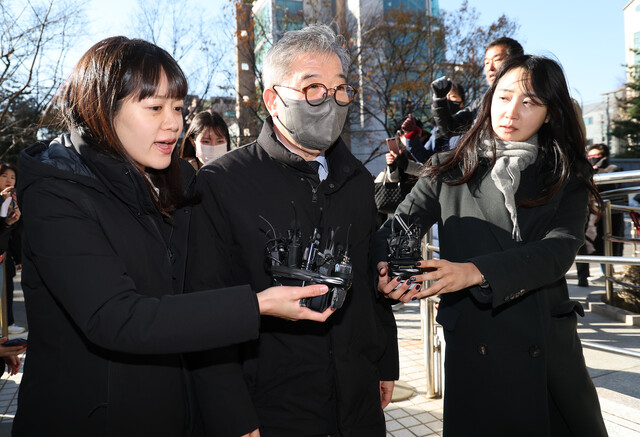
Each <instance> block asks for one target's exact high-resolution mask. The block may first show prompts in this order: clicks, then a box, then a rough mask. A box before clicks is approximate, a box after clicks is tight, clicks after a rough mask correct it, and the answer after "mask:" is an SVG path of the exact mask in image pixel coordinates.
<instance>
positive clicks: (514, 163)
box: [479, 134, 538, 241]
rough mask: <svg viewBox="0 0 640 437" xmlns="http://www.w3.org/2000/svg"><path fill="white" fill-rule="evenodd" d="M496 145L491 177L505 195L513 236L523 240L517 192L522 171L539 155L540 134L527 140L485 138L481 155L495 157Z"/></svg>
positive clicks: (481, 147)
mask: <svg viewBox="0 0 640 437" xmlns="http://www.w3.org/2000/svg"><path fill="white" fill-rule="evenodd" d="M494 143H495V145H496V163H495V165H494V166H493V168H492V169H491V179H493V181H494V182H495V184H496V187H497V188H498V190H500V192H501V193H502V194H503V195H504V205H505V207H506V208H507V211H509V215H510V216H511V222H512V223H513V231H512V233H511V237H512V238H513V239H514V240H516V241H522V237H521V236H520V227H519V226H518V211H517V208H516V200H515V193H516V191H518V186H519V185H520V173H521V172H522V171H523V170H524V169H525V168H527V167H528V166H530V165H531V164H533V163H534V162H535V161H536V158H537V157H538V134H535V135H534V136H532V137H531V138H529V139H528V140H526V141H522V142H518V141H502V140H499V139H498V138H495V139H494V138H485V139H484V140H482V143H481V145H480V148H479V149H480V150H479V153H480V156H482V157H485V158H493V151H492V148H491V146H492V144H494Z"/></svg>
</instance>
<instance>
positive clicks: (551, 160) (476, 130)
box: [425, 55, 600, 206]
mask: <svg viewBox="0 0 640 437" xmlns="http://www.w3.org/2000/svg"><path fill="white" fill-rule="evenodd" d="M515 68H522V69H524V72H525V73H524V74H525V77H524V80H523V82H522V83H523V86H524V87H525V90H526V93H527V94H529V95H531V96H532V97H533V96H535V100H536V101H539V102H541V103H542V104H543V105H545V106H546V108H547V115H548V117H549V120H548V122H546V123H544V124H543V125H542V126H541V127H540V129H539V130H538V144H539V153H538V160H537V165H538V167H539V169H538V170H539V173H540V174H543V175H547V178H548V179H547V180H546V181H545V184H544V186H545V187H546V188H544V189H543V191H542V192H541V193H540V197H539V198H537V199H533V200H526V201H523V202H520V204H521V205H523V206H536V205H541V204H544V203H546V202H547V201H548V200H549V199H551V198H552V197H553V196H554V195H555V194H556V193H557V192H558V190H559V189H560V187H561V186H562V184H563V183H564V182H565V181H566V180H567V179H568V177H569V174H570V172H573V171H575V172H576V174H577V175H578V177H580V178H582V179H583V180H584V181H585V183H586V184H587V185H588V186H589V191H590V192H591V193H592V194H593V195H594V199H596V202H597V203H598V205H599V204H600V196H599V195H598V190H597V189H596V187H595V185H594V184H593V180H592V179H591V173H590V172H589V171H588V170H587V169H588V168H590V166H589V164H588V162H587V159H586V154H585V152H584V147H585V144H586V140H585V137H584V133H583V131H582V129H581V128H580V123H579V120H578V114H577V112H576V110H575V107H574V104H573V100H572V99H571V97H570V95H569V90H568V88H567V82H566V80H565V78H564V74H563V73H562V68H561V67H560V65H558V64H557V63H556V62H555V61H553V60H551V59H548V58H544V57H540V56H531V55H525V56H517V57H515V58H509V59H508V60H506V61H505V62H504V63H503V64H502V66H501V67H500V70H499V71H498V73H497V75H496V79H495V81H494V82H493V84H492V85H491V87H490V88H489V90H488V91H487V93H486V94H485V95H484V97H483V99H482V104H481V107H480V112H479V115H478V118H477V119H476V121H475V123H474V124H473V126H472V127H471V129H470V130H469V131H468V132H467V133H466V134H465V135H464V136H463V137H462V138H461V139H460V142H459V145H458V147H457V148H456V149H455V151H454V152H453V153H451V154H450V155H449V156H448V158H447V159H445V160H444V162H442V163H441V164H439V165H436V166H433V167H428V168H427V170H426V172H425V173H426V175H427V176H428V177H442V176H444V175H445V173H447V172H449V171H450V170H452V169H454V168H458V167H461V169H462V175H461V176H460V177H459V178H458V179H455V180H446V181H445V183H447V184H449V185H460V184H464V183H467V182H469V181H470V180H471V179H472V178H473V177H474V175H475V173H476V170H477V168H478V161H479V160H478V144H480V143H481V142H482V140H483V138H486V137H487V136H488V137H490V138H496V135H495V133H494V131H493V128H492V126H491V102H492V99H493V95H494V93H495V90H496V87H497V85H498V82H499V81H500V79H501V78H502V77H503V76H504V75H505V74H506V73H507V72H509V71H510V70H513V69H515ZM493 152H494V156H495V144H494V145H493ZM494 163H495V157H494V158H493V160H492V162H491V165H493V164H494Z"/></svg>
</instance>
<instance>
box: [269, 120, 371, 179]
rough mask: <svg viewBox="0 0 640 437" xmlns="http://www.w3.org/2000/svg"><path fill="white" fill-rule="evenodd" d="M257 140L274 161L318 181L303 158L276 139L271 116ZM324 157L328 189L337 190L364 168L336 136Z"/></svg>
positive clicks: (313, 171)
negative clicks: (326, 164) (326, 166)
mask: <svg viewBox="0 0 640 437" xmlns="http://www.w3.org/2000/svg"><path fill="white" fill-rule="evenodd" d="M257 142H258V145H259V146H260V147H261V148H262V149H263V150H264V151H265V152H266V153H267V154H268V155H269V156H270V157H271V158H272V159H274V160H275V161H278V162H280V163H281V164H283V165H285V166H287V167H290V168H291V169H293V170H294V171H296V172H299V173H303V174H304V175H305V176H306V177H308V178H309V179H312V180H314V181H315V182H316V183H319V182H320V180H319V178H318V175H317V173H316V172H315V170H313V169H312V168H311V167H310V166H309V165H308V164H307V163H306V161H305V160H304V159H302V158H301V157H300V156H299V155H296V154H295V153H293V152H291V151H290V150H288V149H287V148H286V147H285V146H284V145H282V143H280V142H279V141H278V139H277V138H276V134H275V132H274V130H273V119H272V118H271V117H268V118H267V119H266V120H265V122H264V124H263V126H262V130H261V131H260V135H259V136H258V141H257ZM325 157H326V159H327V163H328V166H329V176H328V177H327V179H325V182H327V188H328V191H331V190H337V189H338V188H339V187H340V186H342V185H343V184H344V183H345V182H346V181H347V180H348V179H349V178H351V177H352V176H353V175H355V174H356V173H359V172H361V171H363V170H364V166H363V165H362V163H361V162H360V161H358V159H356V158H355V157H354V156H353V155H352V154H351V152H350V151H349V149H348V148H347V146H346V145H345V143H344V141H342V138H338V140H337V141H336V142H335V143H333V145H332V146H331V147H329V149H327V150H326V152H325Z"/></svg>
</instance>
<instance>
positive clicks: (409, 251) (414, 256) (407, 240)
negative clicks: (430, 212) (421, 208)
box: [387, 214, 422, 280]
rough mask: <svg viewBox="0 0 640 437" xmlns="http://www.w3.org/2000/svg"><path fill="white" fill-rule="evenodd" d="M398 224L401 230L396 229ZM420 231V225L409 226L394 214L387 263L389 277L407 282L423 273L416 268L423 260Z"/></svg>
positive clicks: (388, 242)
mask: <svg viewBox="0 0 640 437" xmlns="http://www.w3.org/2000/svg"><path fill="white" fill-rule="evenodd" d="M396 223H397V224H399V225H400V229H396ZM420 230H421V229H420V226H419V225H418V224H413V225H411V226H408V225H407V224H406V223H405V221H404V220H403V219H402V217H400V215H398V214H394V216H393V221H392V222H391V235H389V237H388V238H387V244H388V246H389V251H388V256H387V263H388V266H389V276H391V277H392V278H395V277H400V279H402V280H405V279H409V278H410V277H411V276H414V275H419V274H420V273H422V270H421V269H420V268H418V267H416V263H417V262H418V261H420V260H421V259H422V250H421V246H420V237H421V235H422V234H421V232H420Z"/></svg>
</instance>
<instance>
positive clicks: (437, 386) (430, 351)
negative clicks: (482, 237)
mask: <svg viewBox="0 0 640 437" xmlns="http://www.w3.org/2000/svg"><path fill="white" fill-rule="evenodd" d="M593 179H594V182H595V183H596V184H597V185H600V184H609V183H630V182H640V170H634V171H624V172H616V173H602V174H597V175H594V177H593ZM635 192H640V187H632V188H620V189H615V190H608V191H604V192H602V193H600V194H601V195H602V196H603V199H604V207H605V208H604V214H603V217H602V220H603V227H604V230H605V235H604V239H605V256H596V255H578V256H576V262H586V263H589V262H592V263H599V264H605V265H606V268H605V288H606V291H607V300H608V301H609V302H610V299H611V296H612V294H613V284H612V281H611V280H609V279H611V277H612V276H613V264H624V265H640V258H636V257H621V256H612V253H613V246H612V243H613V242H614V241H615V242H635V240H638V241H640V239H627V238H624V237H620V236H615V237H614V236H612V235H611V210H612V209H615V210H616V211H623V212H624V211H639V212H640V208H635V207H631V206H625V205H612V204H611V201H610V200H609V199H607V197H614V196H616V195H618V196H619V195H621V194H629V193H635ZM621 240H624V241H621ZM424 242H425V244H424V259H432V258H433V252H439V251H440V248H439V247H437V246H434V245H433V244H432V242H433V239H432V233H431V229H430V230H429V232H428V233H427V235H426V236H425V240H424ZM436 302H437V299H434V298H428V299H422V300H421V301H420V313H421V317H422V323H423V331H422V332H423V333H424V355H425V370H426V380H427V397H430V398H438V397H442V372H441V362H442V347H441V345H440V340H439V338H438V336H437V335H436V329H435V328H436V324H437V322H436V321H435V312H436V308H435V305H436ZM582 345H583V346H585V347H588V348H592V349H599V350H603V351H606V352H612V353H616V354H621V355H628V356H632V357H637V358H640V352H636V351H631V350H628V349H622V348H618V347H614V346H607V345H602V344H598V343H593V342H589V341H582Z"/></svg>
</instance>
